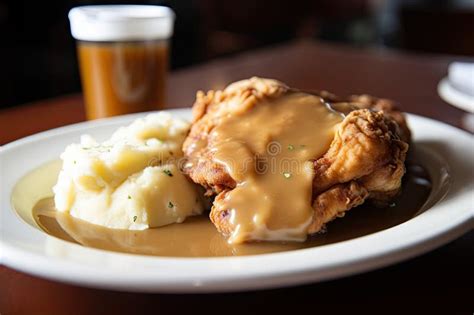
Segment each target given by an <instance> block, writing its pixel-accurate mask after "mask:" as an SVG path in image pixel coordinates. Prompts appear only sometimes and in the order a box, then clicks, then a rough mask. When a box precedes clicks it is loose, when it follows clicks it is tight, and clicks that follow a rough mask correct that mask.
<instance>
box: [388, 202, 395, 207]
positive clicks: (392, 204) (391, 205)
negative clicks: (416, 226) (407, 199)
mask: <svg viewBox="0 0 474 315" xmlns="http://www.w3.org/2000/svg"><path fill="white" fill-rule="evenodd" d="M396 205H397V204H396V203H395V202H392V203H391V204H389V205H388V206H389V207H390V208H393V207H395V206H396Z"/></svg>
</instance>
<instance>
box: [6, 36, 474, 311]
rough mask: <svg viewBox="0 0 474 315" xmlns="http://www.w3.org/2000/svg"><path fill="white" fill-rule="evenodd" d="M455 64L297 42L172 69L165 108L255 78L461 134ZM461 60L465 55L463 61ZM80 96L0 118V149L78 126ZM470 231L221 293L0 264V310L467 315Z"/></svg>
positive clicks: (471, 290) (473, 305) (473, 291)
mask: <svg viewBox="0 0 474 315" xmlns="http://www.w3.org/2000/svg"><path fill="white" fill-rule="evenodd" d="M457 59H458V58H455V57H449V56H426V55H411V54H402V53H398V52H392V51H386V50H357V49H354V48H349V47H345V46H333V45H327V44H321V43H313V42H294V43H289V44H286V45H283V46H277V47H273V48H268V49H265V50H260V51H254V52H249V53H245V54H241V55H238V56H235V57H230V58H225V59H220V60H217V61H213V62H211V63H207V64H204V65H201V66H197V67H194V68H191V69H186V70H181V71H178V72H174V73H173V74H172V75H171V77H170V82H169V93H168V95H169V104H170V106H169V107H188V106H191V105H192V103H193V99H194V96H195V92H196V90H198V89H203V90H207V89H216V88H222V87H224V86H225V85H226V84H228V83H229V82H232V81H235V80H238V79H243V78H247V77H250V76H252V75H258V76H264V77H271V78H277V79H280V80H282V81H284V82H286V83H288V84H289V85H290V86H295V87H299V88H302V89H327V90H329V91H332V92H334V93H336V94H341V95H345V94H352V93H369V94H373V95H379V96H384V97H388V98H392V99H395V100H397V101H399V102H400V105H401V107H402V109H403V110H405V111H407V112H411V113H415V114H420V115H424V116H428V117H432V118H435V119H438V120H442V121H444V122H446V123H448V124H451V125H454V126H457V127H462V119H463V116H464V112H462V111H461V110H458V109H456V108H454V107H452V106H449V105H448V104H446V103H445V102H443V101H442V100H441V99H440V98H439V96H438V95H437V92H436V86H437V83H438V81H439V80H440V79H441V78H442V77H443V76H445V75H446V71H447V65H448V64H449V62H451V61H453V60H457ZM464 59H465V58H464ZM82 105H83V104H82V99H81V96H80V95H70V96H64V97H59V98H56V99H52V100H47V101H42V102H37V103H34V104H28V105H24V106H20V107H16V108H13V109H7V110H3V111H0V130H1V133H0V143H1V144H4V143H7V142H9V141H12V140H15V139H17V138H19V137H23V136H27V135H29V134H32V133H35V132H39V131H42V130H46V129H50V128H53V127H58V126H62V125H66V124H70V123H74V122H79V121H82V120H84V112H83V106H82ZM473 244H474V233H473V232H470V233H468V234H466V235H465V236H463V237H461V238H459V239H458V240H456V241H454V242H451V243H450V244H448V245H445V246H444V247H442V248H440V249H438V250H435V251H433V252H431V253H428V254H425V255H423V256H421V257H418V258H415V259H412V260H410V261H407V262H403V263H399V264H397V265H395V266H391V267H388V268H384V269H381V270H377V271H373V272H369V273H365V274H361V275H356V276H352V277H348V278H345V279H339V280H334V281H328V282H324V283H319V284H313V285H307V286H300V287H294V288H284V289H278V290H268V291H258V292H246V293H234V294H219V295H165V294H134V293H123V292H113V291H103V290H96V289H88V288H82V287H77V286H72V285H66V284H61V283H57V282H52V281H48V280H43V279H40V278H36V277H32V276H29V275H26V274H23V273H20V272H17V271H14V270H12V269H10V268H7V267H4V266H0V313H1V314H2V315H5V314H104V313H113V314H132V313H137V314H138V313H141V312H145V311H147V312H152V311H154V313H156V314H158V313H166V314H167V313H188V314H191V313H195V312H200V311H206V312H212V313H216V312H217V313H221V314H227V313H241V314H247V313H250V314H251V313H256V312H260V313H273V312H275V310H280V311H289V312H294V313H295V312H304V313H318V312H328V311H331V312H344V313H345V314H353V313H357V312H358V311H364V313H367V312H374V313H377V314H386V313H411V312H413V311H414V310H415V309H417V310H421V311H423V313H426V314H433V313H440V314H456V313H460V314H462V313H464V314H472V312H473V311H474V285H473V280H474V277H473V272H472V268H473V266H474V258H473V257H474V250H473V249H474V245H473Z"/></svg>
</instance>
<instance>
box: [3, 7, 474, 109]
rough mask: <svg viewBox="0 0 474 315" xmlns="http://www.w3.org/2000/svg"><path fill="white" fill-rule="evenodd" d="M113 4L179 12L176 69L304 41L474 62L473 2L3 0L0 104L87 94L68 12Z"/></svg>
mask: <svg viewBox="0 0 474 315" xmlns="http://www.w3.org/2000/svg"><path fill="white" fill-rule="evenodd" d="M112 3H114V4H117V3H127V4H158V5H166V6H169V7H171V8H172V9H173V10H174V11H175V13H176V16H177V19H176V23H175V33H174V37H173V39H172V56H171V69H178V68H183V67H189V66H192V65H195V64H198V63H202V62H205V61H208V60H210V59H214V58H220V57H224V56H229V55H232V54H236V53H239V52H242V51H246V50H251V49H256V48H260V47H265V46H270V45H277V44H279V43H282V42H285V41H292V40H297V39H300V38H312V39H315V40H321V41H333V42H342V43H346V44H348V45H354V46H363V47H388V48H395V49H401V50H406V51H412V52H418V53H420V52H421V53H430V54H432V53H444V54H456V55H468V56H469V55H470V56H474V39H473V37H472V33H473V30H474V0H445V1H443V0H410V1H409V0H406V1H403V0H344V1H342V0H341V1H331V0H321V1H319V0H292V1H283V0H272V1H264V0H238V1H236V0H226V1H222V0H201V1H199V0H168V1H130V0H129V1H68V0H63V1H58V2H52V1H48V2H43V1H31V0H30V1H26V0H10V1H0V33H1V38H2V47H1V50H0V60H1V61H0V62H1V63H0V67H1V71H0V80H1V87H0V108H6V107H12V106H15V105H19V104H23V103H27V102H31V101H35V100H39V99H44V98H48V97H54V96H58V95H63V94H70V93H77V92H79V91H80V90H81V87H80V81H79V73H78V66H77V60H76V51H75V42H74V40H73V39H72V37H71V35H70V30H69V21H68V18H67V13H68V11H69V10H70V9H71V8H72V7H74V6H78V5H89V4H112Z"/></svg>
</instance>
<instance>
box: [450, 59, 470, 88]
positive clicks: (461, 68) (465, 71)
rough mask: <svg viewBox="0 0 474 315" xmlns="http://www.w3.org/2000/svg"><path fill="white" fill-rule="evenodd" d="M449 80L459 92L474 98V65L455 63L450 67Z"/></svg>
mask: <svg viewBox="0 0 474 315" xmlns="http://www.w3.org/2000/svg"><path fill="white" fill-rule="evenodd" d="M448 80H449V83H450V85H451V86H452V87H453V88H455V89H456V90H458V91H459V92H462V93H465V94H468V95H470V96H474V63H468V62H453V63H451V64H450V65H449V69H448Z"/></svg>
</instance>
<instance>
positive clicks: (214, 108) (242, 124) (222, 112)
mask: <svg viewBox="0 0 474 315" xmlns="http://www.w3.org/2000/svg"><path fill="white" fill-rule="evenodd" d="M352 107H353V105H351V109H350V110H346V114H347V116H346V117H345V118H344V116H343V114H341V113H340V112H336V111H334V110H332V109H331V108H330V107H329V106H328V104H327V103H326V102H325V100H324V99H323V98H322V97H321V96H319V95H317V94H310V93H304V92H301V91H297V90H294V89H290V88H288V87H287V86H286V85H284V84H283V83H281V82H278V81H275V80H268V79H260V78H252V79H250V80H244V81H240V82H236V83H234V84H231V85H230V86H229V87H227V88H226V89H225V90H224V91H217V92H214V91H211V92H209V93H208V94H207V95H205V94H204V93H200V94H198V98H197V101H196V103H195V105H194V108H193V114H194V122H193V126H192V128H191V131H190V134H189V136H188V138H187V139H186V141H185V143H184V146H183V149H184V153H185V156H186V157H187V163H186V164H185V167H184V170H185V172H187V173H188V174H189V176H190V177H191V179H193V181H195V182H196V183H199V184H201V185H203V186H204V187H205V188H206V189H207V194H208V195H216V198H215V200H214V203H213V206H212V210H211V214H210V217H211V220H212V222H213V223H214V225H215V226H216V227H217V229H218V230H219V231H220V232H221V233H223V234H224V235H226V236H228V237H229V242H230V243H242V242H246V241H252V240H283V241H288V240H293V241H303V240H305V239H306V236H307V235H308V234H312V233H315V232H318V231H320V230H322V229H323V228H324V225H325V223H327V222H329V221H331V220H332V219H334V218H336V217H338V216H342V215H343V214H344V212H345V211H347V210H349V209H350V208H352V207H355V206H357V205H359V204H361V203H363V202H364V201H365V200H366V199H367V198H372V199H374V200H378V201H380V202H384V201H386V200H388V199H390V198H391V197H393V196H394V195H395V194H396V193H397V192H398V191H399V189H400V185H401V178H402V176H403V174H404V172H405V169H404V160H405V154H406V151H407V148H408V145H407V143H405V142H403V141H402V140H400V131H399V128H398V125H397V123H396V122H395V120H394V119H392V118H390V117H389V116H388V115H385V114H384V113H383V112H375V111H371V110H369V109H356V110H353V108H352ZM367 107H368V106H367ZM361 108H362V106H361ZM351 110H353V111H351Z"/></svg>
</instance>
